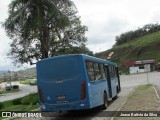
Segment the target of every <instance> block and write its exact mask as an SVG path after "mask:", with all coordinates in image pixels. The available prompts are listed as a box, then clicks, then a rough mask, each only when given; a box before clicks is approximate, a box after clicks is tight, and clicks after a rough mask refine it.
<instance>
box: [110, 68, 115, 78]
mask: <svg viewBox="0 0 160 120" xmlns="http://www.w3.org/2000/svg"><path fill="white" fill-rule="evenodd" d="M109 74H110V78H113V77H114V73H113V67H112V66H109Z"/></svg>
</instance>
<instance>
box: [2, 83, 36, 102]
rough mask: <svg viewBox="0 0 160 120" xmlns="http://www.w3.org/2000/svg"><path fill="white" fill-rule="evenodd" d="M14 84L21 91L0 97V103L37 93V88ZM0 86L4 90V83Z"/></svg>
mask: <svg viewBox="0 0 160 120" xmlns="http://www.w3.org/2000/svg"><path fill="white" fill-rule="evenodd" d="M13 84H15V83H12V85H13ZM16 84H18V85H19V88H20V90H21V91H20V92H16V93H8V94H6V95H0V102H3V101H7V100H13V99H16V98H20V97H24V96H26V95H28V94H30V93H32V92H36V91H37V86H29V85H23V84H19V83H16ZM1 86H2V87H3V88H4V86H5V83H3V84H1Z"/></svg>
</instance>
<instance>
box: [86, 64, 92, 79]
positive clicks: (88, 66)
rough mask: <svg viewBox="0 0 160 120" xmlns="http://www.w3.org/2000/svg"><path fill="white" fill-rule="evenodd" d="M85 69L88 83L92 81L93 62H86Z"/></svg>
mask: <svg viewBox="0 0 160 120" xmlns="http://www.w3.org/2000/svg"><path fill="white" fill-rule="evenodd" d="M86 68H87V73H88V78H89V80H90V81H94V69H93V62H91V61H86Z"/></svg>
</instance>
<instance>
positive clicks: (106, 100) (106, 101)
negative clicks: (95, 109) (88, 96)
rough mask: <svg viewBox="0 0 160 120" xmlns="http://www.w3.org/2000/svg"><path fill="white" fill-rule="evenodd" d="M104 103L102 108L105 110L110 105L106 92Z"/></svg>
mask: <svg viewBox="0 0 160 120" xmlns="http://www.w3.org/2000/svg"><path fill="white" fill-rule="evenodd" d="M103 102H104V103H103V105H102V109H103V110H105V109H107V106H108V97H107V94H106V93H104V95H103Z"/></svg>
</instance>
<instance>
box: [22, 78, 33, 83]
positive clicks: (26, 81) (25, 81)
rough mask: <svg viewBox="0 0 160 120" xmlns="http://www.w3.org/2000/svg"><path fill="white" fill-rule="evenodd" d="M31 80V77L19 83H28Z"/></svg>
mask: <svg viewBox="0 0 160 120" xmlns="http://www.w3.org/2000/svg"><path fill="white" fill-rule="evenodd" d="M31 81H33V80H31V79H26V80H23V81H21V82H20V83H21V84H29V83H30V82H31Z"/></svg>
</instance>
